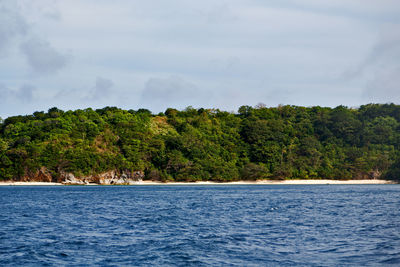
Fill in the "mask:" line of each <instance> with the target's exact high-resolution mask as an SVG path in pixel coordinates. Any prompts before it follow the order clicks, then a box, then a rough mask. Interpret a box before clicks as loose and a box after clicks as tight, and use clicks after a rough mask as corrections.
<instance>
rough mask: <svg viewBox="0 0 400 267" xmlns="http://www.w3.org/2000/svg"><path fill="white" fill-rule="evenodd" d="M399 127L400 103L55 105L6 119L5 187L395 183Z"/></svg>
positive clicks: (399, 172)
mask: <svg viewBox="0 0 400 267" xmlns="http://www.w3.org/2000/svg"><path fill="white" fill-rule="evenodd" d="M399 129H400V106H399V105H395V104H368V105H363V106H360V107H358V108H348V107H345V106H338V107H335V108H330V107H319V106H314V107H301V106H291V105H285V106H283V105H280V106H277V107H266V106H265V105H263V104H259V105H257V106H255V107H250V106H241V107H240V108H239V109H238V111H237V112H227V111H221V110H219V109H204V108H193V107H187V108H186V109H184V110H177V109H173V108H169V109H167V110H166V111H165V112H161V113H158V114H153V113H152V112H151V111H149V110H147V109H138V110H124V109H120V108H117V107H105V108H102V109H96V110H93V109H91V108H87V109H84V110H80V109H79V110H74V111H71V110H69V111H63V110H60V109H58V108H55V107H54V108H51V109H49V110H48V111H47V112H43V111H38V112H34V113H33V114H32V115H20V116H13V117H8V118H5V119H4V120H2V119H0V181H3V182H10V183H18V182H39V183H43V182H46V183H55V184H106V185H121V184H149V183H150V181H152V182H153V183H168V182H181V183H184V182H196V183H199V182H200V183H203V184H205V183H209V182H217V183H226V182H236V183H239V181H241V182H244V183H246V182H249V183H251V182H252V181H259V182H257V183H260V181H261V183H263V182H262V181H271V180H272V181H276V182H278V183H279V182H282V181H284V182H285V181H292V182H290V183H291V184H293V183H294V184H295V183H298V181H301V180H303V181H306V180H307V181H320V183H325V181H328V182H329V181H339V180H353V181H354V180H359V181H363V180H369V181H371V180H376V181H377V182H378V181H382V180H385V181H386V180H391V181H394V182H396V181H398V180H399V178H400V149H399V148H400V131H399ZM264 183H268V182H264ZM317 183H318V182H317Z"/></svg>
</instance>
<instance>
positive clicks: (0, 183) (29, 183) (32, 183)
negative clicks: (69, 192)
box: [0, 182, 63, 186]
mask: <svg viewBox="0 0 400 267" xmlns="http://www.w3.org/2000/svg"><path fill="white" fill-rule="evenodd" d="M1 185H63V184H61V183H50V182H0V186H1Z"/></svg>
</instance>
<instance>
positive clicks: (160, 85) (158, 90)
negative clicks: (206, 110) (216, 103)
mask: <svg viewBox="0 0 400 267" xmlns="http://www.w3.org/2000/svg"><path fill="white" fill-rule="evenodd" d="M204 97H205V94H204V92H202V91H201V90H199V88H198V87H197V86H196V85H195V84H193V83H191V82H188V81H186V80H184V79H183V78H181V77H178V76H170V77H168V78H150V79H149V80H148V81H147V82H146V84H145V89H144V91H143V94H142V98H141V103H140V104H141V105H144V106H146V107H152V108H153V109H154V107H156V108H157V110H156V111H164V110H165V109H166V108H168V107H177V108H184V107H186V106H190V105H193V106H195V105H197V104H199V102H202V101H203V103H204Z"/></svg>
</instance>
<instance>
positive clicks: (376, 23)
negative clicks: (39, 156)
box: [0, 0, 400, 118]
mask: <svg viewBox="0 0 400 267" xmlns="http://www.w3.org/2000/svg"><path fill="white" fill-rule="evenodd" d="M399 24H400V1H398V0H379V1H376V0H335V1H331V0H326V1H320V0H292V1H289V0H280V1H268V0H246V1H245V0H229V1H228V0H226V1H222V0H212V1H211V0H204V1H187V0H170V1H162V0H158V1H157V0H155V1H136V0H132V1H126V0H114V1H106V0H35V1H28V0H0V117H2V118H6V117H7V116H11V115H18V114H30V113H32V112H34V111H38V110H47V109H49V108H51V107H54V106H57V107H59V108H61V109H64V110H68V109H77V108H87V107H92V108H101V107H104V106H118V107H121V108H126V109H138V108H148V109H150V110H152V111H153V112H159V111H164V110H165V109H166V108H167V107H174V108H178V109H183V108H185V107H187V106H189V105H191V106H194V107H205V108H220V109H223V110H227V111H236V110H237V109H238V107H239V106H241V105H252V106H253V105H256V104H258V103H264V104H266V105H267V106H277V105H279V104H291V105H302V106H314V105H320V106H337V105H341V104H343V105H346V106H350V107H357V106H359V105H362V104H365V103H371V102H374V103H387V102H394V103H400V90H399V89H400V88H399V84H400V60H399V59H400V31H399V29H400V27H399V26H400V25H399Z"/></svg>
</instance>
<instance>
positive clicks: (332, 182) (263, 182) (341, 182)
mask: <svg viewBox="0 0 400 267" xmlns="http://www.w3.org/2000/svg"><path fill="white" fill-rule="evenodd" d="M327 184H329V185H335V184H336V185H368V184H398V183H396V182H395V181H390V180H373V179H371V180H327V179H321V180H258V181H235V182H212V181H200V182H167V183H162V182H156V181H140V182H136V183H134V184H129V185H130V186H143V185H327ZM59 185H67V184H63V183H52V182H14V181H5V182H0V186H59ZM96 185H99V184H88V186H96ZM99 186H100V185H99Z"/></svg>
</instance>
